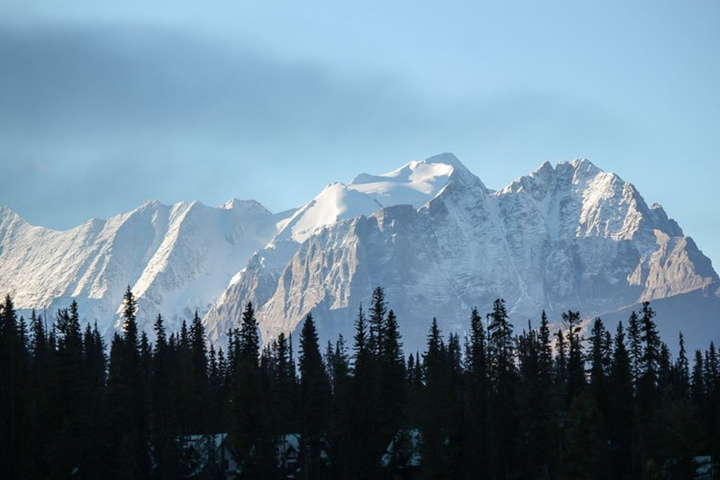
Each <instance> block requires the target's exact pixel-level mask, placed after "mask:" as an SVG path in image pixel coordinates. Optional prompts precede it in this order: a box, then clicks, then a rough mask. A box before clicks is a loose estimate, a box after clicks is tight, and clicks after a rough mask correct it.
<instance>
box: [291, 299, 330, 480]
mask: <svg viewBox="0 0 720 480" xmlns="http://www.w3.org/2000/svg"><path fill="white" fill-rule="evenodd" d="M299 367H300V418H301V420H300V435H301V445H300V468H301V475H302V476H303V477H304V478H313V479H315V478H324V477H325V476H326V475H327V474H328V472H327V471H326V469H325V463H324V460H323V455H322V451H323V443H324V442H325V441H326V439H325V438H324V432H325V431H326V427H327V422H328V418H327V412H328V411H329V408H330V385H329V383H328V375H327V372H326V370H325V365H324V364H323V361H322V356H321V355H320V347H319V345H318V336H317V329H316V328H315V322H314V320H313V318H312V315H311V314H309V313H308V315H307V316H306V317H305V321H304V322H303V326H302V330H301V331H300V357H299Z"/></svg>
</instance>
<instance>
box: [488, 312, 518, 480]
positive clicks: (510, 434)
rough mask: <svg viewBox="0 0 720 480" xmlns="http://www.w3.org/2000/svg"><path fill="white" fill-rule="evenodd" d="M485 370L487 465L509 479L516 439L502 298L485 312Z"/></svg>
mask: <svg viewBox="0 0 720 480" xmlns="http://www.w3.org/2000/svg"><path fill="white" fill-rule="evenodd" d="M487 330H488V355H489V359H490V362H489V364H488V367H489V368H488V373H489V379H490V387H491V391H490V409H491V411H492V412H493V413H492V427H491V429H490V432H491V445H492V454H491V459H492V463H491V468H492V470H491V471H492V474H493V476H494V477H495V478H497V479H506V478H509V476H510V472H511V470H512V468H511V466H512V461H513V457H512V452H514V451H515V444H514V442H515V439H516V438H517V435H516V432H517V406H516V398H517V397H516V387H517V370H516V365H515V358H516V352H515V347H514V341H513V336H512V326H511V324H510V322H509V319H508V315H507V310H506V309H505V301H504V300H502V299H498V300H495V302H494V303H493V311H492V312H491V313H489V314H488V327H487Z"/></svg>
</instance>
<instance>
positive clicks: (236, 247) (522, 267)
mask: <svg viewBox="0 0 720 480" xmlns="http://www.w3.org/2000/svg"><path fill="white" fill-rule="evenodd" d="M128 285H130V286H131V287H132V289H133V292H134V293H135V295H136V297H137V298H138V305H139V308H140V311H139V312H138V319H139V321H140V327H141V328H143V329H145V330H146V331H148V332H149V333H150V332H151V326H152V323H153V321H154V319H155V317H156V316H157V314H158V313H161V314H162V315H163V316H164V317H166V319H167V321H168V327H169V329H170V330H177V329H178V328H179V325H180V322H181V320H182V319H186V320H189V319H190V318H191V317H192V315H193V314H194V312H195V311H197V312H198V313H199V314H200V315H202V316H203V321H204V323H205V325H206V330H207V332H208V336H209V338H210V340H212V341H214V342H220V343H224V342H225V341H226V337H225V334H226V332H227V330H228V328H231V327H235V326H237V323H238V320H239V318H240V315H241V312H242V309H243V306H244V304H245V303H246V302H247V301H252V302H253V303H254V304H255V307H256V312H257V315H258V319H259V322H260V329H261V333H262V336H263V339H264V341H269V340H271V339H272V338H274V337H275V336H276V335H278V334H279V333H280V332H286V333H289V332H292V331H293V330H294V329H295V328H296V327H297V325H298V323H299V322H300V321H301V320H302V319H303V318H304V316H305V315H306V314H307V313H309V312H311V311H312V312H313V315H314V316H315V319H316V323H317V326H318V329H319V332H320V334H321V335H322V336H324V338H328V339H331V338H335V336H336V335H337V334H338V333H343V334H344V335H346V337H347V338H350V337H349V336H350V335H352V333H353V323H354V319H355V316H356V314H357V309H358V307H359V306H360V305H361V304H363V305H366V306H367V305H369V301H370V295H371V292H372V290H373V288H374V287H375V286H378V285H382V286H383V287H385V289H386V294H387V298H388V300H389V301H390V307H391V308H392V309H393V310H394V311H395V313H396V314H397V317H398V321H399V323H400V328H401V332H402V334H403V336H404V343H405V350H406V352H411V351H416V350H420V351H421V350H423V349H424V343H425V337H426V331H427V328H428V325H429V323H430V320H431V319H432V318H433V317H437V318H438V321H439V324H440V326H441V327H442V328H443V329H444V331H445V333H449V332H452V331H458V332H463V331H465V330H466V329H467V327H468V325H467V322H468V318H469V315H470V310H471V308H472V307H473V306H477V307H478V308H479V309H480V310H481V311H483V310H487V309H489V308H490V306H491V305H492V302H493V300H494V299H496V298H499V297H500V298H504V299H505V300H506V302H507V306H508V310H509V313H510V316H511V320H513V321H514V323H515V325H516V326H517V327H518V328H520V327H521V326H525V325H526V323H527V320H528V319H532V320H533V321H535V322H537V320H536V319H537V317H538V316H539V314H540V312H541V311H542V310H543V309H544V310H546V311H547V312H548V314H549V316H550V318H551V321H553V320H554V321H559V319H560V314H561V312H563V311H566V310H568V309H573V310H581V312H582V313H583V314H584V315H585V316H594V315H603V316H607V317H608V318H613V319H619V318H621V317H622V316H623V315H627V311H628V309H629V308H637V305H638V303H639V302H641V301H644V300H652V301H653V302H657V305H658V306H662V309H663V310H664V311H666V312H668V313H667V315H668V316H670V317H672V318H664V319H662V321H663V324H664V325H671V326H672V327H673V328H676V329H683V328H685V330H686V332H685V333H686V338H695V339H698V338H703V335H704V334H705V332H704V330H705V329H710V330H712V331H710V332H707V335H709V336H711V337H712V335H715V336H717V335H718V334H720V309H718V308H717V306H718V305H719V303H718V302H719V301H720V281H719V280H718V275H717V273H716V272H715V270H714V269H713V267H712V264H711V262H710V260H709V259H708V258H707V257H705V256H704V255H703V254H702V252H701V251H700V250H699V249H698V247H697V245H695V243H694V242H693V240H692V239H691V238H689V237H686V236H685V235H684V234H683V231H682V230H681V228H680V227H679V226H678V224H677V223H676V222H675V221H674V220H672V219H669V218H668V216H667V215H666V213H665V212H664V210H663V209H662V207H660V206H659V205H650V206H648V205H647V204H646V202H645V200H644V199H643V198H642V196H641V195H640V194H639V192H638V191H637V190H636V189H635V187H634V186H633V185H632V184H630V183H628V182H626V181H624V180H623V179H621V178H620V177H618V176H617V175H615V174H612V173H608V172H603V171H602V170H600V169H599V168H597V167H596V166H595V165H593V164H592V163H591V162H589V161H587V160H575V161H572V162H560V163H558V164H557V165H555V166H553V165H551V164H550V163H545V164H543V165H542V166H541V167H539V168H538V169H537V170H536V171H535V172H532V173H531V174H529V175H527V176H524V177H521V178H519V179H517V180H515V181H514V182H512V183H511V184H510V185H508V186H507V187H505V188H503V189H501V190H498V191H492V190H489V189H487V188H486V187H485V185H484V184H483V183H482V181H480V179H479V178H477V177H476V176H475V175H473V174H472V173H471V172H470V171H468V170H467V168H465V167H464V166H463V165H462V163H461V162H460V161H459V160H458V159H457V158H455V157H454V156H453V155H452V154H442V155H438V156H435V157H431V158H428V159H426V160H422V161H413V162H410V163H408V164H406V165H404V166H402V167H401V168H399V169H397V170H394V171H392V172H389V173H386V174H382V175H370V174H361V175H358V176H357V177H356V178H355V179H354V180H353V181H352V182H350V183H349V184H347V185H345V184H342V183H333V184H330V185H328V186H327V187H326V188H325V189H323V191H321V192H320V193H319V194H318V195H317V196H315V197H314V198H313V199H312V200H311V201H310V202H308V203H307V204H306V205H304V206H302V207H301V208H299V209H296V210H288V211H286V212H281V213H278V214H272V213H270V212H269V211H267V210H266V209H265V208H264V207H262V206H261V205H260V204H258V203H256V202H253V201H240V200H233V201H230V202H228V203H227V204H226V205H224V206H222V207H220V208H211V207H207V206H205V205H202V204H201V203H198V202H192V203H178V204H175V205H172V206H166V205H162V204H160V203H158V202H147V203H145V204H143V205H142V206H141V207H139V208H137V209H135V210H133V211H132V212H129V213H124V214H120V215H117V216H115V217H111V218H109V219H106V220H90V221H88V222H86V223H84V224H82V225H80V226H78V227H76V228H73V229H70V230H66V231H55V230H51V229H47V228H43V227H38V226H32V225H30V224H28V223H27V222H25V221H24V220H23V219H22V218H20V217H19V216H18V215H17V214H16V213H15V212H13V211H12V210H10V209H9V208H7V207H2V208H0V291H1V292H3V293H9V294H11V295H12V296H13V298H14V301H15V304H16V306H17V307H18V308H19V309H21V313H24V312H23V310H27V309H30V308H36V309H46V310H47V312H48V314H49V315H53V314H54V312H55V310H56V309H57V308H63V307H67V306H68V305H69V303H70V302H71V301H72V300H73V299H76V300H77V301H78V303H79V307H80V312H81V315H82V316H83V320H84V321H85V320H86V321H94V320H97V321H98V324H99V327H100V329H101V331H102V332H103V333H105V334H106V336H107V335H109V334H110V333H111V332H112V331H113V330H114V329H116V328H119V327H120V324H119V323H118V320H119V312H120V306H121V302H122V297H123V294H124V292H125V289H126V288H127V286H128ZM683 308H686V310H683ZM682 311H694V312H700V313H698V314H699V315H703V319H702V321H700V322H698V321H694V322H691V321H688V320H687V319H685V318H683V317H682V315H681V314H680V313H679V312H682ZM667 328H668V327H665V326H664V327H663V330H664V332H665V331H667V333H665V335H666V337H665V338H666V339H667V340H668V341H669V342H670V343H672V342H673V339H674V338H673V337H674V335H675V332H672V331H669V330H667ZM688 329H691V330H688ZM689 346H690V345H689ZM697 346H699V347H703V348H705V346H704V345H697Z"/></svg>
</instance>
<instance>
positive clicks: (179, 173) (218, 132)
mask: <svg viewBox="0 0 720 480" xmlns="http://www.w3.org/2000/svg"><path fill="white" fill-rule="evenodd" d="M0 65H1V66H2V68H0V145H2V149H0V176H1V177H3V178H4V177H6V176H8V175H13V174H14V175H16V176H17V175H18V172H22V173H21V176H22V181H21V182H15V183H13V184H11V185H7V186H6V187H5V188H4V189H2V191H1V192H0V203H2V204H11V206H13V207H15V208H18V209H19V210H21V211H20V213H21V214H24V213H25V212H34V214H30V215H29V216H30V217H31V219H32V217H33V215H35V219H36V220H37V221H38V222H41V223H48V219H53V221H54V222H55V225H56V226H61V225H62V224H63V222H64V225H65V226H67V223H68V221H67V220H63V219H67V218H70V217H71V216H72V218H73V220H72V222H73V223H77V222H78V221H79V220H80V219H84V218H86V217H87V216H89V215H87V214H86V213H85V212H88V211H90V212H91V214H92V215H94V216H107V215H110V214H113V213H117V212H119V211H122V210H127V209H129V208H132V207H134V206H136V205H137V204H139V203H140V202H141V201H142V200H144V199H147V198H160V199H161V200H163V201H166V202H172V201H179V200H193V199H198V198H199V199H201V200H204V201H209V202H210V203H215V204H217V203H220V202H221V201H223V200H225V199H227V198H229V197H231V196H241V197H245V198H257V199H258V200H260V201H261V202H264V203H267V198H268V196H269V194H268V193H267V190H268V189H269V188H270V187H273V188H275V189H281V190H283V192H282V193H278V194H277V196H283V195H285V196H289V197H290V198H283V199H281V200H280V201H278V202H277V204H276V205H269V206H270V208H278V207H280V208H288V207H291V206H296V205H298V204H299V203H301V202H304V201H306V200H307V198H309V197H311V196H312V195H313V190H312V189H310V190H309V191H308V183H309V182H310V181H311V179H310V177H315V178H314V179H312V181H314V182H316V183H315V184H313V188H314V186H315V185H316V184H317V182H320V183H321V184H324V183H327V182H330V181H334V180H337V179H343V177H339V178H338V177H337V176H336V174H339V171H340V166H339V164H338V162H337V159H338V158H342V159H344V160H345V161H346V162H354V163H356V164H357V165H354V166H352V167H351V168H352V174H351V175H354V174H355V173H358V172H359V171H360V170H370V171H373V168H375V165H373V164H370V165H362V164H361V163H362V159H363V158H365V159H367V158H369V157H373V158H375V159H376V160H378V159H382V163H383V164H382V166H379V167H377V168H378V169H379V170H380V169H385V168H393V167H395V166H396V164H399V163H400V162H402V161H404V160H408V159H409V158H408V157H409V156H412V155H416V154H417V155H431V154H434V153H438V152H440V151H446V150H457V149H460V150H462V149H463V148H464V149H466V150H470V151H483V149H484V151H491V152H492V151H493V147H492V146H493V145H507V144H513V145H516V146H517V145H519V146H520V147H518V148H520V150H521V151H525V150H524V149H525V148H527V149H530V148H535V149H537V147H538V145H547V144H548V143H549V142H550V141H552V140H555V139H557V138H568V137H570V138H576V139H582V140H584V141H595V142H596V143H612V142H613V141H615V143H618V142H617V141H616V140H617V138H619V137H620V136H621V135H622V133H621V132H622V129H623V128H622V125H618V122H617V121H616V120H617V119H615V118H612V116H608V115H607V112H604V111H602V109H593V108H589V107H588V106H587V105H585V104H583V103H582V102H569V101H567V100H566V99H561V97H560V96H554V95H552V94H548V93H547V92H507V91H502V90H500V91H499V92H497V91H488V92H481V93H480V94H478V95H477V96H475V97H473V98H463V99H460V100H457V99H454V100H446V99H443V98H439V97H436V96H434V95H433V92H428V91H424V90H423V83H422V79H414V80H415V82H416V83H409V80H408V79H404V78H398V77H391V76H390V75H389V74H388V73H386V72H367V71H362V70H358V71H357V72H354V74H353V75H351V74H349V73H347V72H344V73H340V72H337V71H335V70H333V69H332V68H331V67H329V66H327V65H322V64H317V63H311V62H303V61H296V60H289V59H284V58H280V57H277V56H274V55H272V54H271V53H269V52H267V51H264V50H263V49H262V48H260V47H258V46H257V45H254V44H252V43H251V42H249V41H247V42H242V41H235V43H228V44H220V43H217V42H213V41H210V40H209V39H206V38H203V37H199V36H197V35H196V36H193V35H190V34H187V33H184V32H182V31H179V30H173V29H167V28H161V27H156V26H153V27H149V26H138V25H128V24H126V25H120V24H99V25H92V26H91V25H88V24H68V23H66V24H28V25H24V26H23V28H15V27H12V26H4V27H3V28H0ZM598 132H603V133H598ZM523 144H527V145H525V146H523ZM488 145H489V147H488ZM393 155H394V156H395V157H394V158H388V157H390V156H393ZM543 159H544V158H543ZM540 160H541V159H540V158H537V159H536V157H533V161H536V162H537V163H540ZM388 162H390V163H388ZM378 163H379V162H378ZM39 165H43V166H44V167H43V168H42V169H38V168H37V166H39ZM323 169H324V170H323ZM319 171H323V175H327V178H326V177H324V176H323V178H321V179H320V180H317V177H318V175H319V174H318V172H319ZM523 173H525V172H523ZM282 175H285V177H280V178H278V176H282ZM273 182H274V184H273ZM278 182H280V183H279V184H278ZM30 191H31V192H33V194H32V195H29V194H28V192H30ZM263 194H264V196H265V198H262V196H263ZM89 204H91V205H92V209H91V210H88V209H89V208H90V207H89V206H88V205H89ZM93 209H94V210H93ZM50 223H52V222H50Z"/></svg>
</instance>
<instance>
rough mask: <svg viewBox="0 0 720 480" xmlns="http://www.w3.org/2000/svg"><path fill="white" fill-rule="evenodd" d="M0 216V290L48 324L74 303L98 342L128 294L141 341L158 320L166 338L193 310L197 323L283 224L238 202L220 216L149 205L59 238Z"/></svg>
mask: <svg viewBox="0 0 720 480" xmlns="http://www.w3.org/2000/svg"><path fill="white" fill-rule="evenodd" d="M0 214H1V215H0V248H1V250H0V272H2V275H1V276H0V291H3V292H7V293H9V294H11V295H12V296H13V299H14V301H15V305H16V306H17V308H18V309H20V310H23V309H30V308H35V309H46V310H47V312H48V314H49V315H54V312H55V311H56V309H58V308H64V307H67V306H68V305H69V304H70V302H71V301H72V299H75V300H76V301H77V302H78V304H79V307H80V312H81V314H82V316H83V320H87V321H97V322H98V325H99V327H100V328H101V330H102V331H103V332H105V333H110V332H111V331H112V327H113V325H114V326H115V327H116V328H119V326H120V325H119V324H116V319H117V318H118V315H117V314H118V313H119V311H120V306H121V303H122V298H123V294H124V292H125V290H126V288H127V286H128V285H130V286H131V287H132V289H133V292H134V293H135V295H136V297H137V298H138V305H139V308H140V311H139V314H138V318H139V319H140V322H141V324H140V327H141V328H144V329H145V330H146V331H148V332H150V331H151V330H152V328H151V327H152V323H153V321H154V318H155V316H157V314H158V313H162V314H163V316H165V317H166V319H167V320H168V326H169V327H170V328H171V329H176V328H178V327H179V321H180V319H181V318H185V319H188V318H190V317H191V315H192V314H193V313H194V311H195V310H198V312H199V313H200V314H201V315H203V314H204V313H205V312H206V311H207V309H208V308H209V306H210V305H211V304H212V303H213V302H214V301H215V300H216V299H217V297H218V296H219V295H220V294H221V293H222V292H223V290H224V289H225V288H226V287H227V284H228V282H229V281H230V279H231V278H232V276H233V274H234V273H235V272H236V271H237V270H238V269H239V268H242V266H243V265H244V264H245V263H246V260H247V258H248V257H249V256H250V255H251V254H252V252H253V251H255V250H257V249H259V248H260V247H262V246H263V245H265V244H266V243H267V241H268V240H269V239H270V238H271V237H272V236H273V235H274V234H275V233H276V232H277V227H276V223H278V221H280V220H281V218H278V216H275V215H273V214H271V213H270V212H269V211H267V210H266V209H265V208H264V207H262V206H261V205H260V204H258V203H257V202H253V201H250V202H244V201H238V200H233V201H231V202H228V203H227V204H226V205H224V206H223V207H221V208H211V207H207V206H205V205H202V204H201V203H199V202H192V203H178V204H175V205H172V206H166V205H163V204H161V203H159V202H147V203H145V204H143V205H142V206H141V207H139V208H137V209H136V210H133V211H132V212H129V213H125V214H120V215H117V216H115V217H111V218H109V219H107V220H97V219H94V220H90V221H88V222H86V223H84V224H82V225H80V226H78V227H75V228H73V229H70V230H66V231H56V230H51V229H47V228H43V227H37V226H32V225H30V224H28V223H27V222H25V221H24V220H22V219H21V218H20V217H19V216H18V215H17V214H15V213H14V212H12V211H11V210H9V209H7V208H5V209H3V211H2V212H0Z"/></svg>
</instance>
